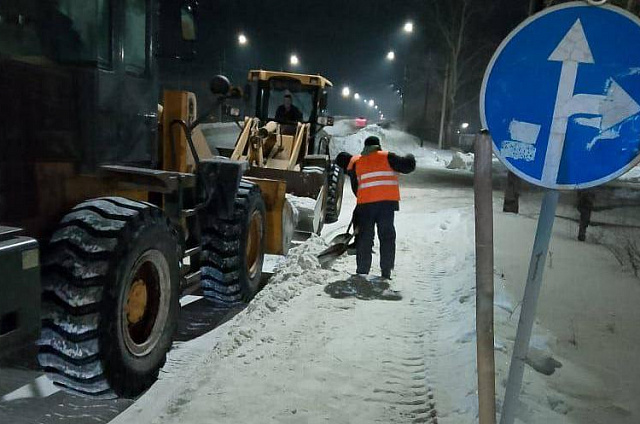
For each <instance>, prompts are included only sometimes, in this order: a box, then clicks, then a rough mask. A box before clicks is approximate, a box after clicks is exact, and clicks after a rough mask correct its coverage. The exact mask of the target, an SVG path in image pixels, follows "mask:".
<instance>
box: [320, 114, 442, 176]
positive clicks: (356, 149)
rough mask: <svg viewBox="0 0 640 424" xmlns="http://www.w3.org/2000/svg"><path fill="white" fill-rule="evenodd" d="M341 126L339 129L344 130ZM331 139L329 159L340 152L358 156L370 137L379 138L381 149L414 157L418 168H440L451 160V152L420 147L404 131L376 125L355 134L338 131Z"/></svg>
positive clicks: (417, 140)
mask: <svg viewBox="0 0 640 424" xmlns="http://www.w3.org/2000/svg"><path fill="white" fill-rule="evenodd" d="M345 126H346V124H345V125H343V126H341V127H340V128H342V129H344V128H345ZM332 135H333V138H332V141H331V145H330V153H331V157H335V156H336V155H337V154H338V153H340V152H347V153H349V154H352V155H357V154H360V152H361V151H362V147H363V146H364V140H365V139H366V138H367V137H370V136H376V137H378V138H380V142H381V143H382V148H383V149H385V150H389V151H391V152H394V153H397V154H399V155H407V154H412V155H414V156H415V157H416V160H417V162H418V166H421V167H429V166H431V167H438V168H442V167H444V166H445V165H446V162H447V161H448V160H450V158H451V152H449V151H445V150H437V149H434V148H432V147H429V146H427V147H420V143H421V141H420V139H419V138H418V137H415V136H413V135H411V134H408V133H406V132H404V131H401V130H398V129H395V128H390V129H384V128H382V127H380V126H378V125H368V126H367V127H365V128H363V129H361V130H360V131H357V132H355V133H349V132H344V131H342V132H341V131H339V130H334V131H333V132H332Z"/></svg>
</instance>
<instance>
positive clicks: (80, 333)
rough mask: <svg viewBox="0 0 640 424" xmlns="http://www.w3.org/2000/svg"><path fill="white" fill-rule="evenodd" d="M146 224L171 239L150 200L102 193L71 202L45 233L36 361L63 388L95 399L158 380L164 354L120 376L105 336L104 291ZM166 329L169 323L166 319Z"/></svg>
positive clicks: (133, 391)
mask: <svg viewBox="0 0 640 424" xmlns="http://www.w3.org/2000/svg"><path fill="white" fill-rule="evenodd" d="M148 228H160V229H162V230H163V231H164V230H166V231H167V233H168V234H171V237H172V239H174V240H175V238H176V234H175V231H173V230H172V229H171V226H170V224H169V223H168V221H167V220H166V218H164V216H163V214H162V211H161V210H159V209H158V208H156V207H154V206H153V205H151V204H148V203H144V202H136V201H132V200H128V199H124V198H115V197H105V198H100V199H94V200H89V201H86V202H83V203H81V204H79V205H78V206H76V207H75V208H74V209H73V210H72V211H71V212H70V213H69V214H67V215H66V216H65V217H64V218H63V219H62V221H61V224H60V227H59V228H58V229H57V231H56V232H55V233H54V234H53V236H52V237H51V239H50V243H49V246H48V248H47V249H46V250H45V252H44V258H43V281H42V331H41V334H40V338H39V340H38V341H37V345H38V347H39V352H38V362H39V363H40V365H41V366H42V368H43V369H44V371H45V374H47V376H48V377H49V378H50V379H51V380H52V381H53V382H54V384H55V385H56V386H58V387H60V388H62V389H63V390H65V391H68V392H71V393H73V394H75V395H79V396H83V397H91V398H100V399H112V398H115V397H118V396H125V397H132V396H135V395H137V394H139V393H140V392H141V391H142V390H144V389H146V388H147V387H149V386H150V385H151V384H152V383H153V381H155V379H156V378H157V372H158V370H159V368H160V367H161V366H162V365H163V364H164V359H162V361H161V363H160V364H158V365H159V366H158V370H156V371H155V372H151V373H147V374H146V375H135V376H131V377H129V378H124V379H123V378H121V374H119V373H121V371H117V370H116V371H114V369H113V368H115V367H114V366H113V365H111V366H109V359H110V358H109V356H110V355H111V354H113V351H114V350H115V348H114V347H113V346H108V345H107V343H105V339H104V335H105V334H104V333H105V332H106V331H108V328H107V327H108V326H109V323H107V322H105V321H107V319H106V317H105V309H106V308H107V306H106V303H107V302H106V299H105V298H106V297H108V296H114V295H113V294H109V293H110V292H115V291H116V289H115V287H114V286H115V285H116V284H117V282H116V281H114V280H115V279H114V278H111V274H112V272H113V269H114V267H115V266H116V265H117V262H118V261H119V260H121V259H122V256H123V254H124V252H126V251H127V248H128V247H129V246H128V242H129V241H130V240H132V237H133V236H134V235H136V234H138V232H139V231H144V229H148ZM176 246H177V240H176ZM176 253H177V252H176ZM176 267H177V264H176ZM176 297H177V296H176ZM175 301H176V302H177V298H176V299H175ZM176 312H177V309H176ZM169 318H171V317H169ZM174 321H175V320H174ZM167 326H168V327H172V323H171V321H170V320H169V321H168V323H167ZM169 331H173V328H170V330H169Z"/></svg>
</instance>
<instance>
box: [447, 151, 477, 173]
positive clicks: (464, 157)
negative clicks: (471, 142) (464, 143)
mask: <svg viewBox="0 0 640 424" xmlns="http://www.w3.org/2000/svg"><path fill="white" fill-rule="evenodd" d="M447 169H462V170H466V171H472V170H473V155H472V154H471V153H461V152H453V157H452V158H451V161H450V162H449V163H448V164H447Z"/></svg>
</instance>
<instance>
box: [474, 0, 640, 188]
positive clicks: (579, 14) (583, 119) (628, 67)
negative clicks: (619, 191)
mask: <svg viewBox="0 0 640 424" xmlns="http://www.w3.org/2000/svg"><path fill="white" fill-rule="evenodd" d="M638 40H640V19H638V18H637V17H635V16H634V15H632V14H630V13H628V12H626V11H624V10H622V9H620V8H617V7H613V6H602V7H599V6H598V7H596V6H590V5H588V4H587V3H583V2H572V3H564V4H562V5H559V6H556V7H551V8H548V9H545V10H544V11H543V12H541V13H539V14H537V15H534V16H532V17H531V18H529V19H527V20H526V21H524V22H523V23H522V24H521V25H520V26H518V27H517V28H516V29H515V30H514V31H513V32H512V33H511V34H510V35H509V36H508V37H507V38H506V39H505V40H504V41H503V42H502V44H501V45H500V47H499V48H498V50H497V51H496V53H495V54H494V56H493V59H492V60H491V63H490V64H489V67H488V68H487V71H486V73H485V77H484V81H483V84H482V92H481V95H480V115H481V119H482V124H483V125H484V127H485V128H488V129H489V131H490V132H491V135H492V137H493V142H494V152H495V154H496V155H497V156H498V158H499V159H500V160H501V161H502V162H503V163H504V164H505V165H506V166H507V168H509V169H510V170H511V171H512V172H514V173H515V174H516V175H518V176H519V177H520V178H522V179H524V180H526V181H528V182H530V183H532V184H536V185H539V186H543V187H547V188H552V189H579V188H587V187H593V186H596V185H599V184H603V183H605V182H607V181H610V180H612V179H614V178H617V177H619V176H620V175H622V174H624V173H625V172H626V171H628V170H629V169H631V168H632V167H633V166H635V165H636V164H637V163H638V162H639V161H640V49H638Z"/></svg>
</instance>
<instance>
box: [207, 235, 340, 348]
mask: <svg viewBox="0 0 640 424" xmlns="http://www.w3.org/2000/svg"><path fill="white" fill-rule="evenodd" d="M326 247H327V244H326V242H325V241H324V239H322V238H321V237H318V236H317V235H315V234H313V235H312V236H311V237H310V238H309V239H308V240H307V241H306V242H305V243H303V244H301V245H299V246H297V247H294V248H292V249H291V250H289V254H288V255H287V257H286V258H285V259H284V261H282V262H281V263H279V264H278V265H276V267H275V269H274V275H273V277H271V278H270V279H269V282H268V283H267V285H266V286H265V288H264V289H262V291H260V292H259V293H258V294H257V295H256V297H255V298H254V299H253V300H252V301H251V303H250V304H249V305H248V306H247V308H246V309H245V310H244V311H242V312H241V313H240V314H238V315H237V316H236V318H235V319H234V320H233V322H232V323H231V324H230V326H229V328H228V331H227V336H228V337H226V338H225V340H223V341H221V343H220V344H218V345H217V346H216V348H215V350H214V351H215V352H218V353H220V355H221V356H222V357H226V356H228V355H231V354H233V352H235V350H236V349H237V348H238V347H240V346H242V345H243V344H244V343H245V342H246V341H248V340H250V339H253V338H254V337H256V336H257V335H258V334H262V333H261V332H260V322H261V321H263V320H264V319H265V318H267V317H268V316H270V315H271V314H273V313H276V312H277V311H278V310H279V309H281V308H282V307H283V306H285V305H286V304H287V303H288V302H290V301H291V300H292V299H293V298H295V297H297V296H299V295H300V294H301V293H302V292H303V290H304V289H305V288H307V287H311V286H315V285H319V284H322V285H324V284H326V283H327V282H330V281H334V280H337V279H340V278H344V274H342V273H339V272H336V271H332V270H325V269H322V267H321V266H320V262H318V258H317V255H318V253H320V252H321V251H322V250H324V249H325V248H326Z"/></svg>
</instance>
